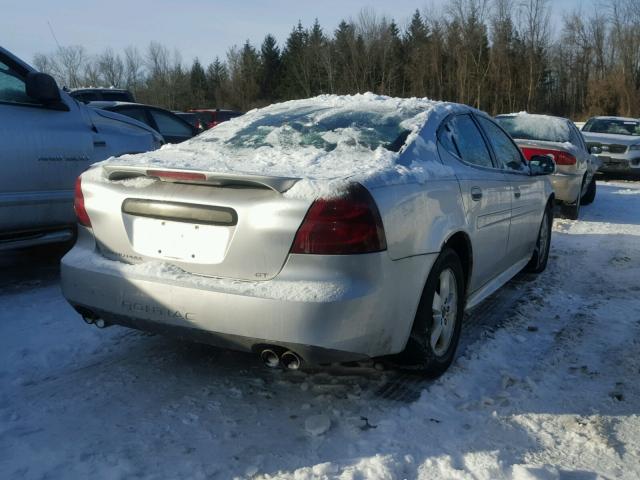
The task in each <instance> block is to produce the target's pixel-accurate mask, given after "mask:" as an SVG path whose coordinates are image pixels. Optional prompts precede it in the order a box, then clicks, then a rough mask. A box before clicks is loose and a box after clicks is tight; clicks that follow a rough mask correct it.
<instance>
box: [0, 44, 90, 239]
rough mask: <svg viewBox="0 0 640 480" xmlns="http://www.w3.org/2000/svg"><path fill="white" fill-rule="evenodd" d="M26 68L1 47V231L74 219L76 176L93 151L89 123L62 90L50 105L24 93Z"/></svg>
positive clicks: (20, 229)
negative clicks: (59, 98) (53, 105)
mask: <svg viewBox="0 0 640 480" xmlns="http://www.w3.org/2000/svg"><path fill="white" fill-rule="evenodd" d="M28 73H29V71H28V70H27V69H26V68H25V67H24V66H23V65H21V64H20V63H18V62H16V61H15V60H14V59H12V58H11V57H10V56H7V55H4V54H2V53H0V145H1V148H2V156H1V157H0V164H2V177H0V232H2V233H11V232H19V231H26V230H36V229H42V228H48V227H58V226H62V225H68V224H74V223H75V216H74V213H73V189H74V184H75V179H76V178H77V176H78V175H79V174H80V173H82V172H83V171H84V170H85V169H86V168H87V167H88V166H89V165H90V163H91V162H90V159H91V156H92V152H93V136H92V130H91V125H90V123H88V122H87V120H86V118H85V117H84V116H83V114H82V112H81V111H80V107H79V106H78V104H77V103H76V102H75V101H73V100H72V99H71V98H70V97H66V96H65V95H64V94H63V98H62V101H63V102H64V105H65V107H64V108H57V109H54V108H49V107H46V106H45V105H42V104H39V103H38V102H37V101H36V100H34V99H32V98H30V97H29V96H28V95H27V93H26V78H27V75H28Z"/></svg>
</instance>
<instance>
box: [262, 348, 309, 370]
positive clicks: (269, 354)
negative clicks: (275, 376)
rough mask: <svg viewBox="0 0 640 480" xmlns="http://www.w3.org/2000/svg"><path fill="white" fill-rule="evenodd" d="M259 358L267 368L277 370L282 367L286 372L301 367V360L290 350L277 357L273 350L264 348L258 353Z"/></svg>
mask: <svg viewBox="0 0 640 480" xmlns="http://www.w3.org/2000/svg"><path fill="white" fill-rule="evenodd" d="M260 358H261V359H262V361H263V363H264V364H265V365H266V366H267V367H269V368H277V367H278V366H280V365H282V366H283V367H284V368H286V369H288V370H298V369H299V368H300V366H301V365H302V358H300V356H299V355H298V354H297V353H295V352H292V351H291V350H287V351H285V352H284V353H283V354H282V355H278V353H277V352H276V351H275V350H272V349H270V348H265V349H264V350H262V351H261V352H260Z"/></svg>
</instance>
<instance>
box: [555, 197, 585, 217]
mask: <svg viewBox="0 0 640 480" xmlns="http://www.w3.org/2000/svg"><path fill="white" fill-rule="evenodd" d="M580 203H581V202H579V201H578V202H576V203H562V204H561V205H560V214H561V215H562V216H563V217H564V218H568V219H569V220H577V219H578V217H579V216H580Z"/></svg>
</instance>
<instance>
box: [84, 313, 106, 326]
mask: <svg viewBox="0 0 640 480" xmlns="http://www.w3.org/2000/svg"><path fill="white" fill-rule="evenodd" d="M82 319H83V320H84V323H86V324H87V325H95V326H96V327H98V328H107V327H108V326H110V325H111V324H110V323H107V322H105V321H104V319H102V318H97V317H95V316H92V315H82Z"/></svg>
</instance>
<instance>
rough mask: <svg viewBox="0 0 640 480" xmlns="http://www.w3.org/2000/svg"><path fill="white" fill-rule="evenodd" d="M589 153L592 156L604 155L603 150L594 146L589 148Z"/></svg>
mask: <svg viewBox="0 0 640 480" xmlns="http://www.w3.org/2000/svg"><path fill="white" fill-rule="evenodd" d="M589 153H590V154H592V155H600V154H601V153H602V148H600V147H597V146H595V145H594V146H593V147H591V148H589Z"/></svg>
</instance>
